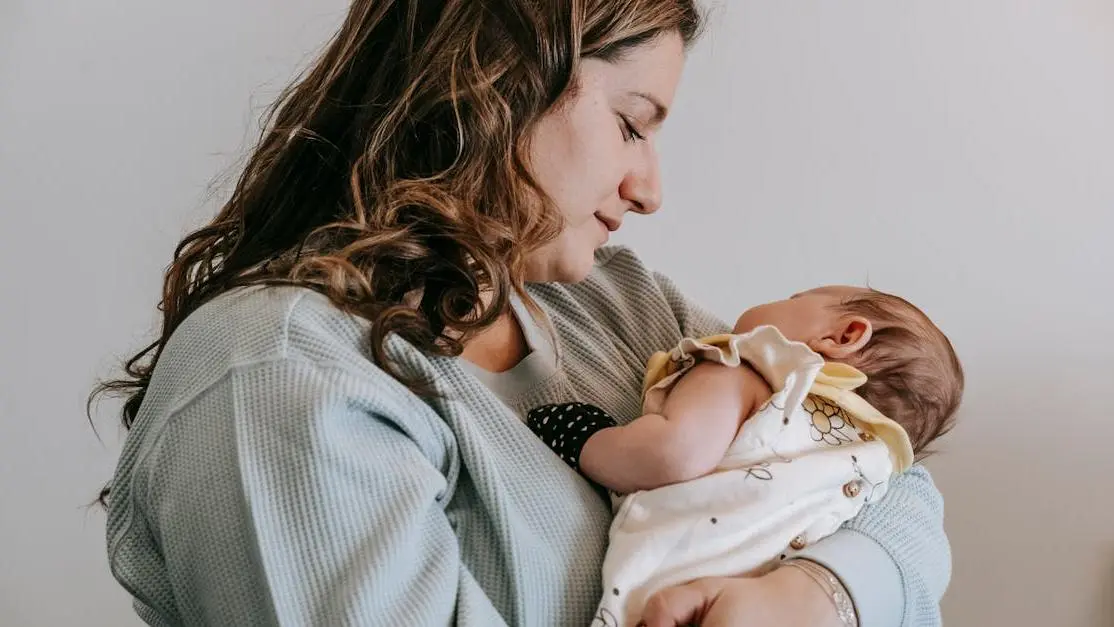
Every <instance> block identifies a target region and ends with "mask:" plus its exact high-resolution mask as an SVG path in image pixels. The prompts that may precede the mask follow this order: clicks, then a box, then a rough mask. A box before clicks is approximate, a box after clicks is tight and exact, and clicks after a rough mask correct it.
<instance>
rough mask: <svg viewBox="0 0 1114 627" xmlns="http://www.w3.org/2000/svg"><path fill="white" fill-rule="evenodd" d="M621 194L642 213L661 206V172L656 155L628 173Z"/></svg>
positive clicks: (620, 187)
mask: <svg viewBox="0 0 1114 627" xmlns="http://www.w3.org/2000/svg"><path fill="white" fill-rule="evenodd" d="M619 195H620V196H622V198H623V200H626V201H627V202H629V203H630V204H631V209H632V210H633V211H636V212H638V213H641V214H646V215H648V214H651V213H653V212H655V211H657V210H658V209H660V208H661V174H660V172H659V167H658V159H657V156H656V155H655V156H654V157H652V158H649V159H647V160H646V163H644V164H643V165H642V167H639V168H635V169H633V170H631V171H630V172H629V173H628V174H627V176H626V178H624V179H623V182H622V184H621V185H620V186H619Z"/></svg>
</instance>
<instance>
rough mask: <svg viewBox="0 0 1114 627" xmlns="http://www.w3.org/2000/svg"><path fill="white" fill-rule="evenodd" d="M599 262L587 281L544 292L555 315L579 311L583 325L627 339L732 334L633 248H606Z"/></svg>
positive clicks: (601, 252)
mask: <svg viewBox="0 0 1114 627" xmlns="http://www.w3.org/2000/svg"><path fill="white" fill-rule="evenodd" d="M595 261H596V264H595V266H594V268H593V269H592V272H591V273H590V274H589V275H588V277H587V278H586V279H585V280H583V281H581V282H579V283H575V284H571V285H562V286H554V285H551V284H547V285H546V286H545V288H546V289H545V290H543V292H545V294H544V295H545V296H547V297H548V300H549V303H548V304H549V305H550V307H551V309H553V308H555V309H558V312H557V313H558V314H561V313H565V310H575V311H576V313H578V314H579V315H578V318H580V322H582V323H593V324H600V325H603V326H606V327H608V328H612V329H613V330H615V331H617V332H620V333H621V334H622V335H624V336H626V335H630V334H635V335H640V334H646V333H649V334H651V335H655V336H660V337H657V338H655V340H656V341H658V342H660V341H663V340H668V341H675V340H676V339H679V338H680V337H681V336H682V335H691V336H697V337H700V336H705V335H714V334H716V333H720V332H723V330H724V329H725V328H729V327H726V325H725V324H724V323H723V322H721V321H720V320H718V319H717V318H716V316H714V315H712V314H710V313H709V312H707V311H706V310H704V309H703V308H701V307H699V306H698V305H696V304H695V303H693V302H692V301H691V300H690V299H689V298H688V297H687V296H686V295H685V294H684V293H683V292H682V291H681V290H680V289H679V288H678V287H677V285H676V284H675V283H674V282H673V281H671V280H670V279H669V278H668V277H667V276H665V275H664V274H662V273H661V272H658V271H656V270H654V269H652V268H651V267H650V266H648V265H647V264H646V263H645V262H644V261H643V260H642V259H641V258H640V257H639V256H638V254H637V253H635V251H634V250H632V249H631V248H629V247H627V246H605V247H603V248H600V249H599V250H598V251H596V259H595Z"/></svg>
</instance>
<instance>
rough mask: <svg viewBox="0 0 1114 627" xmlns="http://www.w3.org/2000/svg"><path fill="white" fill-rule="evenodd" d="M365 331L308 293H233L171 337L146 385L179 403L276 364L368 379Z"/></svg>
mask: <svg viewBox="0 0 1114 627" xmlns="http://www.w3.org/2000/svg"><path fill="white" fill-rule="evenodd" d="M366 330H367V322H366V321H364V320H362V319H359V318H357V317H355V316H352V315H349V314H347V313H345V312H344V311H342V310H341V309H339V308H337V307H336V306H334V305H333V304H332V303H331V302H330V301H329V300H328V298H326V297H325V296H324V295H322V294H320V293H318V292H316V291H314V290H311V289H308V288H302V287H294V286H250V287H244V288H238V289H235V290H231V291H229V292H227V293H225V294H222V295H220V296H218V297H216V298H214V299H213V300H211V301H209V302H208V303H205V304H204V305H202V306H201V307H199V308H198V309H197V310H196V311H194V312H193V313H191V314H190V315H189V316H188V317H187V318H186V319H185V320H184V321H183V322H182V323H181V324H180V325H179V326H178V328H176V329H175V330H174V333H173V334H172V335H171V337H170V339H169V341H168V342H167V344H166V347H165V348H164V349H163V352H162V354H161V355H160V356H159V360H158V365H157V367H156V369H155V373H154V378H153V380H152V385H153V386H157V387H160V388H163V389H165V390H167V391H171V392H172V393H173V394H174V395H175V396H178V397H179V399H180V400H181V401H184V400H186V399H187V398H189V397H193V396H196V395H197V394H198V393H200V391H201V390H204V389H206V388H208V387H210V386H212V385H213V384H214V383H215V382H217V381H219V380H220V379H222V378H224V377H226V376H228V375H229V374H230V373H233V372H236V371H241V370H244V369H247V368H251V367H255V366H259V365H262V364H267V363H275V362H280V361H297V362H302V363H308V364H310V365H315V366H320V367H325V368H338V369H346V370H352V371H356V372H363V373H366V374H370V375H373V376H374V374H375V373H378V372H379V371H378V369H376V368H374V366H373V365H372V364H371V361H370V360H369V359H368V358H367V357H366V354H365V350H364V342H363V341H362V340H363V338H364V337H365V336H366ZM381 374H382V373H381ZM382 376H386V374H382Z"/></svg>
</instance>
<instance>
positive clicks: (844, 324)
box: [808, 316, 874, 359]
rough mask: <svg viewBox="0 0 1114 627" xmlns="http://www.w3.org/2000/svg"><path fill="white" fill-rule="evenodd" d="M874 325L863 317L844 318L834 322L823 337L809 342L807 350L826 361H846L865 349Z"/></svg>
mask: <svg viewBox="0 0 1114 627" xmlns="http://www.w3.org/2000/svg"><path fill="white" fill-rule="evenodd" d="M873 333H874V325H872V324H871V323H870V320H868V319H867V318H864V317H863V316H844V317H842V318H839V319H838V320H836V321H835V324H833V325H832V328H831V330H830V331H829V332H828V333H827V334H826V335H824V336H823V337H821V338H819V339H816V340H813V341H812V342H809V345H808V346H809V348H811V349H812V350H814V351H816V352H818V353H820V354H821V355H823V356H825V357H827V358H828V359H847V358H848V357H850V356H851V355H854V354H855V353H857V352H859V351H861V350H862V349H863V348H866V345H867V343H869V342H870V336H871V334H873Z"/></svg>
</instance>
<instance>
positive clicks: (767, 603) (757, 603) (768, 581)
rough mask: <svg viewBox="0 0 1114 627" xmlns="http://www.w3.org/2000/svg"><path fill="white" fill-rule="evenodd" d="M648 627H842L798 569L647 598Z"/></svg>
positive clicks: (698, 584) (717, 580)
mask: <svg viewBox="0 0 1114 627" xmlns="http://www.w3.org/2000/svg"><path fill="white" fill-rule="evenodd" d="M642 620H643V624H645V625H646V627H678V626H682V625H699V626H700V627H843V623H842V622H841V621H840V619H839V615H838V614H837V613H836V608H835V605H834V604H833V603H832V600H831V599H830V598H829V597H828V595H827V593H826V592H825V591H824V589H823V588H822V587H821V586H820V585H819V584H817V583H816V582H815V581H813V580H812V578H810V577H809V576H808V574H806V573H805V572H804V571H802V570H800V569H798V568H786V567H782V568H778V569H777V570H774V571H772V572H770V573H767V574H765V575H762V576H761V577H709V578H706V579H697V580H696V581H693V582H691V583H688V584H685V585H681V586H674V587H672V588H666V589H665V590H662V591H661V592H658V593H657V594H655V595H654V596H652V597H651V598H650V601H649V602H648V603H647V604H646V610H645V613H644V614H643V617H642Z"/></svg>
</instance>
